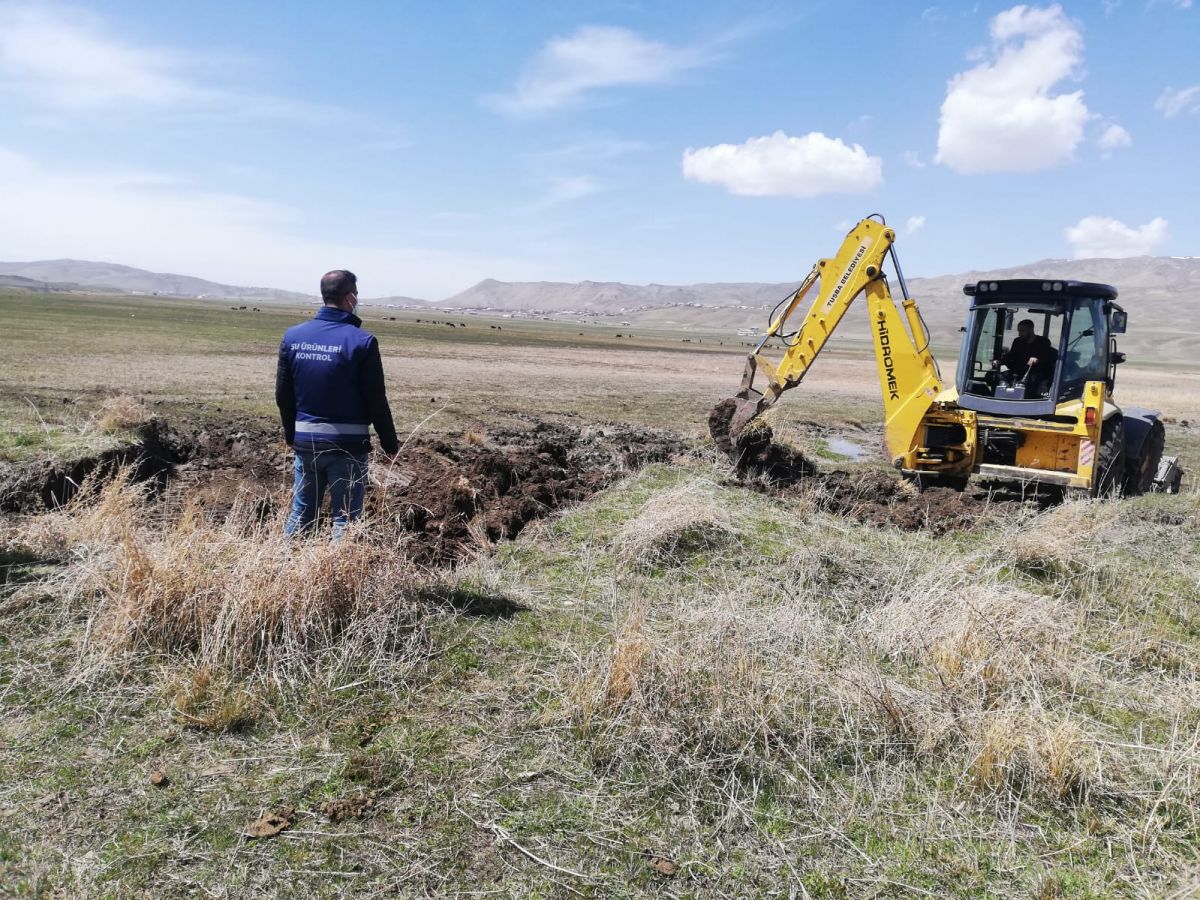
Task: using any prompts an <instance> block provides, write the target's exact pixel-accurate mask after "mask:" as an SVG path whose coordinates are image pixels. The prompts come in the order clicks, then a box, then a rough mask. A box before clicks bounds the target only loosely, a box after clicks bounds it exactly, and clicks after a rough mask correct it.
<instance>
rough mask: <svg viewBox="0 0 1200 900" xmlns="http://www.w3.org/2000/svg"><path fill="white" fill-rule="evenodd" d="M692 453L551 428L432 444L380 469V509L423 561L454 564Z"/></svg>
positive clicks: (642, 434) (616, 429) (637, 432)
mask: <svg viewBox="0 0 1200 900" xmlns="http://www.w3.org/2000/svg"><path fill="white" fill-rule="evenodd" d="M683 449H684V445H683V443H682V442H681V441H680V440H679V439H678V438H675V437H673V436H671V435H668V434H666V433H663V432H654V431H649V430H646V429H640V428H633V427H630V426H616V425H612V426H590V427H583V428H575V427H569V426H565V425H558V424H553V423H549V422H538V423H537V424H535V425H534V427H533V428H532V429H530V430H528V431H505V432H497V433H492V434H491V435H490V436H489V437H488V439H487V440H486V441H483V442H478V443H472V442H468V441H465V440H461V439H454V440H450V439H446V438H429V439H425V440H423V441H421V442H419V443H416V444H415V445H413V446H410V447H407V448H405V449H404V450H403V451H401V453H400V456H399V458H398V459H397V461H396V462H395V463H394V464H393V465H391V466H385V467H381V468H380V469H379V472H378V474H379V481H380V482H381V484H380V489H379V490H377V491H375V493H374V495H373V498H372V506H373V509H372V512H373V515H374V517H375V518H376V519H377V520H379V521H381V522H383V523H386V527H387V528H389V529H394V531H395V532H396V534H397V535H398V537H399V538H400V539H401V541H402V542H403V543H404V544H405V545H406V550H407V552H408V554H409V555H410V556H411V557H412V558H413V559H414V560H415V561H417V562H419V563H423V564H428V565H447V564H452V563H454V562H455V561H457V560H458V559H461V558H462V557H464V556H466V555H469V554H471V553H472V552H475V551H477V550H478V548H479V547H480V546H481V545H486V544H487V543H489V542H495V541H501V540H509V539H512V538H514V537H516V536H517V534H519V533H520V531H521V529H523V528H524V527H525V526H526V525H527V524H528V523H529V522H531V521H533V520H535V519H539V518H541V517H543V516H545V515H547V514H548V513H550V512H552V511H553V510H555V509H557V508H559V507H560V506H562V505H564V504H567V503H574V502H578V501H580V500H583V499H585V498H586V497H588V496H590V495H592V494H594V493H595V492H596V491H598V490H600V489H601V488H603V487H604V486H606V485H607V484H609V483H610V482H611V481H612V480H613V479H614V478H615V477H616V476H618V475H620V474H621V473H623V472H628V471H631V470H634V469H637V468H640V467H641V466H643V465H645V464H646V463H648V462H654V461H665V460H667V459H670V458H671V456H673V455H675V454H676V453H679V452H681V451H682V450H683Z"/></svg>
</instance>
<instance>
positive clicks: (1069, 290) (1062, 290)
mask: <svg viewBox="0 0 1200 900" xmlns="http://www.w3.org/2000/svg"><path fill="white" fill-rule="evenodd" d="M963 293H964V294H966V295H967V296H968V297H974V298H975V302H976V303H990V302H996V303H1000V302H1003V301H1004V300H1006V299H1012V300H1016V299H1023V300H1030V299H1037V300H1054V299H1055V298H1057V297H1062V296H1064V295H1066V296H1073V297H1081V296H1082V297H1100V298H1102V299H1104V300H1109V301H1112V300H1116V299H1117V289H1116V288H1115V287H1113V286H1112V285H1111V284H1098V283H1096V282H1092V281H1067V280H1065V279H1062V278H996V279H992V278H988V279H985V280H983V281H976V282H975V283H973V284H964V285H963Z"/></svg>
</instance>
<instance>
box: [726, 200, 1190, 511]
mask: <svg viewBox="0 0 1200 900" xmlns="http://www.w3.org/2000/svg"><path fill="white" fill-rule="evenodd" d="M895 237H896V235H895V232H894V231H893V230H892V229H891V228H889V227H888V226H887V223H886V222H885V221H884V219H883V217H882V216H878V215H872V216H868V217H867V218H865V219H863V220H862V221H861V222H859V223H858V224H857V225H855V226H854V228H852V229H851V230H850V233H849V234H848V235H847V236H846V239H845V241H843V243H842V246H841V249H840V250H838V253H837V255H836V256H834V257H833V258H831V259H822V260H818V262H817V264H816V265H815V266H813V269H812V271H811V272H810V273H809V274H808V276H807V277H806V278H805V279H804V281H803V283H802V284H801V285H800V286H799V287H798V288H797V289H796V291H795V293H793V294H792V295H791V296H790V297H789V298H788V299H787V300H786V301H784V302H783V304H781V306H782V311H780V312H778V314H777V315H775V316H774V320H773V321H772V322H771V326H770V328H769V330H768V331H767V332H766V334H765V335H763V337H762V339H761V340H760V341H759V343H758V344H757V346H756V347H755V349H754V351H753V352H752V353H751V354H750V355H749V357H748V358H747V360H746V369H745V373H744V375H743V377H742V384H741V390H740V391H739V392H738V393H737V395H736V396H735V397H734V398H732V402H731V401H723V402H722V403H719V404H718V405H717V406H716V407H715V408H714V409H713V412H712V414H711V415H710V417H709V427H710V430H711V431H712V435H713V438H714V440H716V442H717V444H718V445H719V446H721V447H722V449H724V450H725V451H726V452H729V453H731V454H735V455H736V453H737V452H738V446H739V441H740V440H745V438H746V436H747V435H748V434H749V433H750V432H752V431H753V428H748V427H747V426H749V425H750V423H751V422H752V421H753V420H754V419H755V418H756V417H758V416H759V415H761V414H762V413H763V412H764V411H765V410H766V409H768V408H769V407H770V406H771V405H772V404H773V403H775V401H776V400H778V399H779V397H780V395H781V394H783V392H784V391H787V390H790V389H791V388H794V387H796V386H797V385H798V384H800V382H801V381H802V380H803V379H804V376H805V375H806V374H807V373H808V370H809V368H810V367H811V366H812V365H813V362H814V361H815V360H816V358H817V356H818V355H819V354H820V352H821V350H822V349H824V347H825V345H826V343H827V342H828V340H829V337H830V335H832V334H833V332H834V330H835V329H836V328H837V327H838V324H839V323H840V322H841V321H842V317H843V316H844V315H845V314H846V312H847V311H848V310H849V309H850V306H851V305H852V304H853V303H854V301H855V300H856V299H857V298H858V296H859V295H860V294H865V299H866V307H867V315H868V318H869V320H870V329H871V335H872V340H873V343H874V348H875V362H876V365H877V367H878V371H879V386H880V389H881V391H882V394H883V406H884V421H885V426H886V443H887V449H888V454H889V456H890V459H891V462H892V464H893V465H894V466H895V468H897V469H899V470H900V471H901V472H902V473H903V474H904V476H905V477H907V478H909V479H911V480H912V481H914V482H916V483H917V485H919V486H920V487H922V488H925V487H929V486H934V485H942V486H948V487H953V488H956V489H958V490H961V489H963V488H964V487H965V486H966V484H967V482H968V479H970V478H971V477H973V476H974V477H977V478H981V479H991V480H995V481H1001V482H1006V483H1010V484H1012V483H1017V484H1020V485H1021V486H1022V487H1023V488H1026V489H1029V488H1032V489H1034V490H1044V491H1045V492H1046V493H1049V492H1052V491H1055V492H1059V493H1061V494H1064V495H1067V496H1100V495H1108V494H1113V493H1118V492H1121V493H1125V494H1138V493H1144V492H1146V491H1152V490H1159V491H1167V492H1174V491H1177V490H1178V489H1179V484H1180V481H1181V479H1182V476H1183V471H1182V469H1181V468H1180V466H1179V462H1178V460H1177V459H1176V458H1174V457H1164V456H1163V442H1164V431H1163V425H1162V421H1161V419H1160V416H1159V414H1158V413H1157V412H1153V411H1151V410H1144V409H1135V408H1132V407H1125V408H1124V409H1122V408H1120V407H1118V406H1117V404H1116V403H1115V402H1114V401H1113V386H1114V384H1115V382H1116V367H1117V365H1118V364H1119V363H1121V362H1123V361H1124V359H1125V355H1124V354H1123V353H1121V352H1119V351H1118V350H1117V344H1116V337H1115V335H1118V334H1124V333H1125V326H1126V320H1127V315H1126V313H1125V311H1124V310H1123V309H1122V308H1121V307H1120V306H1118V305H1117V303H1116V302H1115V301H1116V299H1117V291H1116V289H1115V288H1112V287H1110V286H1108V285H1104V284H1091V283H1085V282H1078V281H1064V280H1062V279H1045V280H1039V279H1011V280H995V281H993V280H987V281H980V282H977V283H975V284H968V285H965V286H964V288H963V292H964V293H965V294H966V295H967V297H969V298H970V301H969V307H968V313H967V323H966V327H965V329H964V336H963V343H962V352H961V354H960V355H959V361H958V372H957V375H956V378H955V382H954V384H952V385H947V384H946V383H945V382H944V381H943V379H942V374H941V372H940V370H939V368H938V364H937V361H936V360H935V359H934V357H933V354H932V353H931V352H930V349H929V334H928V332H927V330H926V328H925V324H924V321H923V319H922V318H921V314H920V311H919V309H918V308H917V303H916V301H915V300H913V299H912V298H911V297H910V296H909V294H908V286H907V285H906V283H905V281H904V275H903V273H902V272H901V270H900V263H899V260H898V259H897V257H896V251H895V248H894V247H893V243H894V241H895ZM888 257H890V259H891V262H892V267H893V269H894V270H895V275H896V280H897V282H898V284H899V287H900V291H901V294H902V296H903V301H902V302H901V303H897V302H896V301H895V300H894V299H893V298H892V294H891V291H890V290H889V287H888V281H887V278H886V276H885V275H884V271H883V265H884V262H885V259H886V258H888ZM818 284H819V288H818V290H817V294H816V297H815V299H814V300H813V301H812V303H811V304H810V305H809V307H808V309H807V311H806V312H805V313H804V318H803V320H802V322H801V323H800V326H799V329H798V330H795V331H789V322H790V321H791V319H792V316H793V313H795V312H796V311H797V310H798V309H799V308H800V306H801V305H802V303H803V302H804V300H805V298H806V296H807V295H808V294H809V293H810V291H811V290H812V288H813V287H814V286H816V285H818ZM772 340H776V341H778V342H781V343H782V344H783V347H784V350H783V353H782V356H781V357H779V358H778V359H777V361H776V362H772V361H771V360H770V359H769V358H768V356H767V355H766V350H767V345H768V343H769V342H771V341H772ZM760 375H761V376H763V379H762V380H763V381H764V382H765V383H763V384H761V389H760V388H758V387H756V386H755V381H756V379H757V378H758V376H760Z"/></svg>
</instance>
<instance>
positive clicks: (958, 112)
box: [937, 5, 1091, 173]
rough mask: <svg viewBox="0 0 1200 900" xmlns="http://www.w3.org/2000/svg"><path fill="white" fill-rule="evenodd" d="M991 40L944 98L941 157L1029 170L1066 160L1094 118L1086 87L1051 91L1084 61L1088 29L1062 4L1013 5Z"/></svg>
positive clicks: (949, 162) (995, 22)
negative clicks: (1085, 96)
mask: <svg viewBox="0 0 1200 900" xmlns="http://www.w3.org/2000/svg"><path fill="white" fill-rule="evenodd" d="M991 36H992V46H991V48H990V51H989V52H988V53H987V54H986V56H985V59H984V61H983V62H981V63H980V64H979V65H977V66H976V67H975V68H973V69H970V70H968V71H966V72H960V73H959V74H957V75H955V76H954V77H953V78H952V79H951V80H950V83H949V86H948V88H947V93H946V99H945V101H944V102H943V103H942V110H941V120H940V127H939V129H938V152H937V161H938V162H939V163H942V164H943V165H946V166H949V167H950V168H951V169H953V170H955V171H956V172H962V173H982V172H1032V171H1036V170H1039V169H1046V168H1050V167H1052V166H1056V165H1059V164H1061V163H1064V162H1067V161H1069V160H1070V159H1071V158H1072V156H1073V155H1074V152H1075V148H1076V147H1077V146H1078V145H1079V143H1080V142H1081V141H1082V140H1083V136H1084V135H1083V131H1084V125H1085V124H1086V123H1087V121H1088V119H1089V118H1091V113H1089V112H1088V108H1087V106H1086V105H1085V104H1084V102H1083V92H1082V91H1075V92H1073V93H1069V94H1052V93H1051V89H1052V88H1053V87H1054V86H1055V85H1056V84H1058V82H1060V81H1062V80H1063V79H1066V78H1069V77H1071V76H1072V75H1074V74H1075V73H1077V72H1078V71H1079V69H1080V67H1081V65H1082V62H1083V37H1082V35H1081V34H1080V32H1079V29H1078V28H1077V27H1076V25H1075V24H1074V23H1073V22H1071V20H1070V19H1068V18H1067V17H1066V16H1065V15H1064V14H1063V11H1062V8H1061V7H1060V6H1058V5H1054V6H1050V7H1048V8H1045V9H1039V8H1037V7H1030V6H1024V5H1021V6H1015V7H1013V8H1012V9H1009V10H1006V11H1005V12H1002V13H1000V14H999V15H997V16H996V17H995V18H993V19H992V22H991Z"/></svg>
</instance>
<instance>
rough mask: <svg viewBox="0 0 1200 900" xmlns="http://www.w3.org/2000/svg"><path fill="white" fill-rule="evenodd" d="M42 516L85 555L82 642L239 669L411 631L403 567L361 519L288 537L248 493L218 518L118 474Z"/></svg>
mask: <svg viewBox="0 0 1200 900" xmlns="http://www.w3.org/2000/svg"><path fill="white" fill-rule="evenodd" d="M47 519H49V520H53V521H54V522H55V523H56V526H57V531H58V533H59V535H60V538H59V539H60V540H61V541H62V542H63V543H64V544H65V545H66V546H68V547H72V548H75V549H76V551H77V552H79V553H80V554H83V555H85V556H86V557H87V560H88V564H87V566H86V578H85V583H84V584H83V585H82V586H81V587H82V590H83V591H84V592H85V593H88V594H91V595H95V596H98V597H99V603H98V604H97V605H96V606H95V607H94V609H93V613H92V622H91V627H90V634H91V641H92V643H93V644H94V645H96V646H98V647H100V648H102V649H103V650H104V651H105V652H107V653H115V652H121V651H129V650H136V651H151V652H156V653H169V654H184V655H186V656H187V657H188V658H189V659H191V660H193V662H194V663H195V664H196V665H197V666H199V667H201V668H202V669H203V668H205V667H208V668H212V669H214V670H220V671H224V672H230V673H245V672H251V671H271V670H274V669H276V668H278V667H280V666H283V665H286V664H287V663H289V662H296V661H300V662H303V661H304V660H310V661H311V660H313V659H316V658H321V657H324V656H327V655H329V654H331V653H333V654H335V655H336V654H347V653H348V654H351V655H354V654H356V653H357V654H367V655H368V656H374V655H377V654H380V653H388V654H391V653H394V652H395V651H396V650H397V649H398V648H400V647H402V646H404V645H407V644H408V643H409V642H410V641H411V640H413V639H414V638H416V637H417V636H418V635H419V634H420V633H421V628H420V619H421V614H420V610H419V605H418V604H417V603H416V601H414V600H411V599H409V598H411V597H412V596H413V594H414V593H415V592H414V591H413V590H412V588H413V586H414V584H415V582H416V576H415V574H414V572H413V570H412V569H410V568H409V567H408V566H407V565H406V564H405V563H404V561H403V560H402V559H401V558H398V557H397V556H396V555H395V553H394V551H391V550H388V549H386V548H383V547H381V546H379V545H377V544H375V543H373V542H371V541H370V540H368V539H366V537H365V536H364V535H365V532H366V526H365V525H364V526H363V527H362V528H360V529H359V530H357V531H354V532H352V533H350V534H348V535H347V537H346V538H345V539H344V540H343V541H341V542H339V543H330V542H328V541H320V540H293V539H288V538H286V537H285V536H284V535H283V534H282V529H281V528H280V523H278V522H268V523H265V524H264V523H262V522H260V521H259V520H258V517H257V515H256V513H255V510H254V505H253V503H252V502H250V501H249V500H247V501H246V502H244V503H240V504H238V505H235V508H234V509H233V511H232V512H231V513H230V514H229V516H228V517H227V518H225V519H224V520H223V521H220V522H213V521H210V520H209V519H208V518H207V517H206V515H205V513H204V511H203V510H202V509H201V508H199V507H197V506H185V507H184V508H183V509H181V510H179V511H178V512H177V513H175V514H174V515H169V514H167V513H166V512H164V511H163V510H161V509H158V508H156V507H154V506H152V505H150V504H148V503H147V501H146V499H145V496H144V493H143V491H142V490H141V489H140V488H139V487H138V486H136V485H131V484H129V483H128V482H127V481H126V480H124V479H116V480H114V481H113V482H111V483H110V484H108V485H107V486H105V487H103V488H101V489H99V490H93V491H85V492H82V493H81V498H80V499H78V500H77V501H76V502H75V503H73V504H72V505H71V507H70V508H69V509H68V510H66V511H64V513H63V514H61V515H55V516H51V517H47ZM48 530H49V531H54V530H55V528H54V527H53V526H51V527H50V528H49V529H48Z"/></svg>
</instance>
